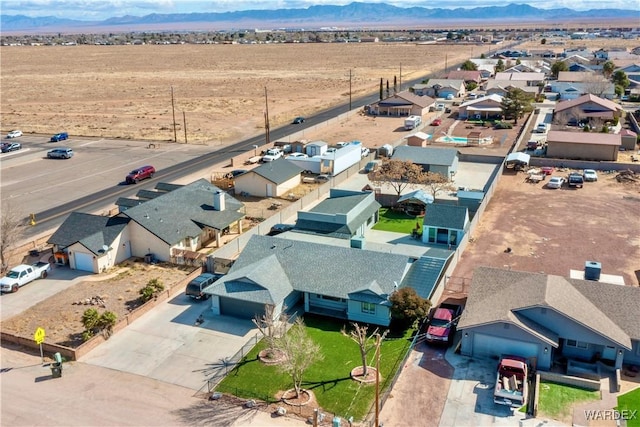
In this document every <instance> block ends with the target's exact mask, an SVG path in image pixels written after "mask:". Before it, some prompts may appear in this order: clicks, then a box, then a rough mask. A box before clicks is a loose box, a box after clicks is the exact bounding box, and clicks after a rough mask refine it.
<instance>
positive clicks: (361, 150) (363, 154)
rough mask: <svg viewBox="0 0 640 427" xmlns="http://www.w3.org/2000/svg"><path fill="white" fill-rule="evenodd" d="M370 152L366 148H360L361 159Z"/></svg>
mask: <svg viewBox="0 0 640 427" xmlns="http://www.w3.org/2000/svg"><path fill="white" fill-rule="evenodd" d="M370 152H371V151H370V150H369V149H368V148H367V147H362V148H361V149H360V155H361V156H362V157H367V156H368V155H369V153H370Z"/></svg>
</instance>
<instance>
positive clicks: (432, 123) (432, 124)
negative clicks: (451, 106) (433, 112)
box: [431, 119, 442, 126]
mask: <svg viewBox="0 0 640 427" xmlns="http://www.w3.org/2000/svg"><path fill="white" fill-rule="evenodd" d="M441 124H442V120H441V119H435V120H434V121H432V122H431V126H440V125H441Z"/></svg>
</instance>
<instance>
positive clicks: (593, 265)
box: [584, 261, 602, 282]
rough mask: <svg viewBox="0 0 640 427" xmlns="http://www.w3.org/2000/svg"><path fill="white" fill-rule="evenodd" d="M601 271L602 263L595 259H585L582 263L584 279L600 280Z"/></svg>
mask: <svg viewBox="0 0 640 427" xmlns="http://www.w3.org/2000/svg"><path fill="white" fill-rule="evenodd" d="M601 272H602V264H600V263H599V262H596V261H587V262H585V263H584V279H585V280H594V281H596V282H597V281H598V280H600V273H601Z"/></svg>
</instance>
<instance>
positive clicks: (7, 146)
mask: <svg viewBox="0 0 640 427" xmlns="http://www.w3.org/2000/svg"><path fill="white" fill-rule="evenodd" d="M0 148H1V149H2V152H3V153H8V152H9V151H17V150H20V149H22V144H20V143H19V142H5V143H3V144H2V146H1V147H0Z"/></svg>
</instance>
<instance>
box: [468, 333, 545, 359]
mask: <svg viewBox="0 0 640 427" xmlns="http://www.w3.org/2000/svg"><path fill="white" fill-rule="evenodd" d="M503 354H512V355H514V356H521V357H527V358H528V357H536V356H537V355H538V346H537V345H536V344H531V343H526V342H522V341H518V340H513V339H506V338H500V337H494V336H491V335H485V334H475V335H474V336H473V355H474V356H496V357H500V356H501V355H503Z"/></svg>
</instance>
